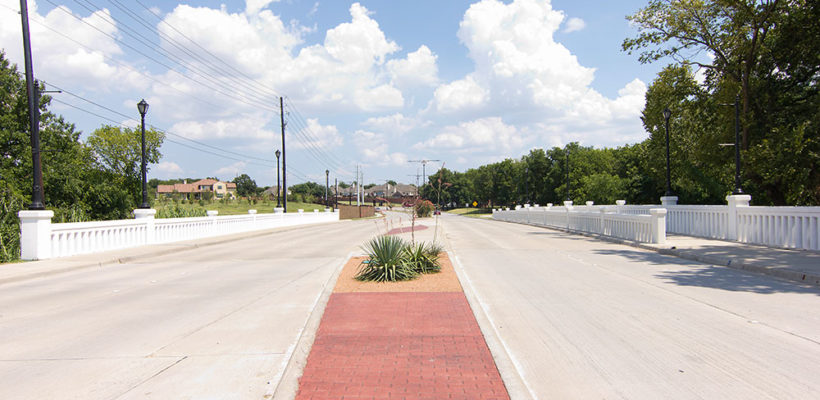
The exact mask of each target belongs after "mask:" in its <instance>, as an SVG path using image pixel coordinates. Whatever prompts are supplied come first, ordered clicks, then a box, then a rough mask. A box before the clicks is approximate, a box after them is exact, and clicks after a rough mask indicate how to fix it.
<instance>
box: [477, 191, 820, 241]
mask: <svg viewBox="0 0 820 400" xmlns="http://www.w3.org/2000/svg"><path fill="white" fill-rule="evenodd" d="M726 200H727V205H716V206H712V205H710V206H701V205H678V204H674V201H672V202H671V204H669V203H667V204H665V205H662V206H659V205H624V203H623V202H622V201H619V204H618V205H615V206H611V205H608V206H593V205H592V204H591V203H588V204H587V205H586V206H578V207H574V208H572V210H571V211H570V212H569V213H568V211H567V208H565V207H551V206H550V207H543V208H542V207H529V208H528V207H524V208H519V209H517V210H516V211H496V212H494V214H493V218H495V219H501V220H506V221H511V222H521V223H531V224H534V225H541V226H551V227H558V228H564V229H570V230H577V231H583V232H591V233H600V234H604V235H607V236H614V237H620V238H625V239H630V240H636V241H641V242H645V241H647V240H645V236H646V235H645V234H644V233H639V231H640V229H639V228H638V227H637V226H638V225H634V224H632V223H629V222H625V221H627V220H628V218H626V217H627V216H645V217H649V216H650V213H651V210H653V209H658V208H664V209H666V210H667V215H666V221H665V222H666V233H674V234H679V235H686V236H696V237H703V238H709V239H721V240H737V241H739V242H742V243H750V244H759V245H764V246H772V247H783V248H791V249H803V250H815V251H816V250H820V207H757V206H755V207H752V206H749V202H750V200H751V197H750V196H748V195H732V196H727V197H726ZM539 210H543V211H547V212H546V213H539ZM596 212H597V213H601V212H603V213H604V214H603V215H604V216H601V217H598V218H599V219H601V218H602V219H601V221H604V220H607V221H608V219H607V218H610V217H608V216H609V215H610V214H609V213H614V214H615V215H618V217H616V218H614V219H612V221H613V222H606V223H607V224H613V225H612V226H613V227H617V228H615V229H616V230H617V232H615V233H610V231H607V230H605V229H604V228H595V222H594V221H595V216H594V214H595V213H596ZM507 213H514V214H516V215H515V216H513V215H512V214H507ZM528 213H529V214H530V216H528ZM586 214H590V215H586ZM528 218H529V219H528ZM567 218H570V222H568V221H567ZM573 221H574V222H573ZM602 223H603V222H602ZM595 229H600V231H599V230H595ZM633 234H634V235H635V237H638V238H636V239H631V238H630V237H629V236H630V235H633Z"/></svg>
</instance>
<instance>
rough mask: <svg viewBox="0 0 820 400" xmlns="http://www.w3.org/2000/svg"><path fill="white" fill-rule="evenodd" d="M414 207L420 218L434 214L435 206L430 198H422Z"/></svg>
mask: <svg viewBox="0 0 820 400" xmlns="http://www.w3.org/2000/svg"><path fill="white" fill-rule="evenodd" d="M413 208H414V209H415V210H416V215H417V216H418V217H419V218H427V217H429V216H430V215H431V214H433V209H434V208H435V207H434V206H433V203H431V202H430V201H429V200H420V201H417V202H416V204H414V205H413Z"/></svg>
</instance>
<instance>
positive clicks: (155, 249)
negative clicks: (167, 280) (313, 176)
mask: <svg viewBox="0 0 820 400" xmlns="http://www.w3.org/2000/svg"><path fill="white" fill-rule="evenodd" d="M339 222H341V221H339ZM328 223H330V222H328ZM324 224H325V223H319V224H310V225H296V226H286V227H282V228H273V229H265V230H261V231H254V232H248V233H239V234H234V235H227V236H221V237H212V238H206V239H194V240H188V241H182V242H174V243H169V244H160V245H147V246H142V247H131V248H127V249H122V250H114V251H110V252H105V253H99V258H98V259H96V260H89V261H85V262H82V263H81V264H79V265H72V266H69V267H63V268H53V269H50V270H46V271H38V272H32V273H24V274H20V275H17V276H11V277H6V278H0V285H5V284H8V283H14V282H20V281H26V280H30V279H36V278H43V277H48V276H53V275H59V274H64V273H69V272H74V271H79V270H83V269H88V268H102V267H105V266H110V265H114V264H126V263H129V262H134V261H139V260H144V259H148V258H152V257H159V256H164V255H168V254H172V253H177V252H180V251H187V250H192V249H197V248H200V247H204V246H210V245H213V244H218V243H230V242H235V241H239V240H243V239H248V238H254V237H259V236H265V235H268V234H271V233H274V232H288V231H291V230H294V229H298V228H304V227H308V226H320V225H324ZM135 249H143V250H145V252H143V253H139V254H137V255H129V256H124V257H117V256H111V257H110V258H109V257H107V256H105V254H113V253H115V252H121V251H135ZM89 256H90V257H93V256H94V255H93V254H85V255H79V256H77V257H89ZM55 260H63V261H71V257H65V258H53V259H49V260H43V262H52V261H55ZM29 262H30V263H36V262H39V261H29ZM26 263H27V262H23V264H26Z"/></svg>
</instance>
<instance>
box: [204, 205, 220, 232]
mask: <svg viewBox="0 0 820 400" xmlns="http://www.w3.org/2000/svg"><path fill="white" fill-rule="evenodd" d="M205 214H208V219H210V220H211V235H216V216H217V215H219V211H217V210H208V211H205Z"/></svg>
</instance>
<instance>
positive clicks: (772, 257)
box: [639, 235, 820, 285]
mask: <svg viewBox="0 0 820 400" xmlns="http://www.w3.org/2000/svg"><path fill="white" fill-rule="evenodd" d="M639 247H643V248H646V249H650V250H655V251H657V252H659V253H661V254H669V255H674V256H677V257H681V258H685V259H688V260H694V261H699V262H702V263H705V264H713V265H721V266H725V267H729V268H735V269H742V270H745V271H751V272H756V273H761V274H766V275H771V276H776V277H779V278H784V279H788V280H792V281H797V282H801V283H807V284H810V285H820V253H818V252H813V251H806V250H789V249H779V248H773V247H765V246H756V245H751V244H745V243H739V242H730V241H723V240H711V239H703V238H697V237H691V236H681V235H668V236H667V237H666V243H665V244H662V245H658V244H651V243H642V244H641V245H640V246H639Z"/></svg>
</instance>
